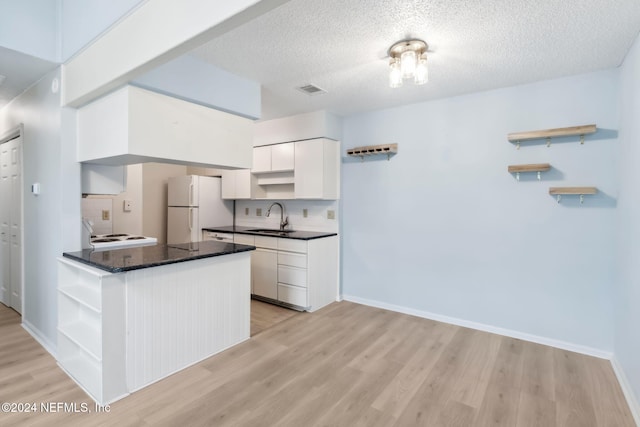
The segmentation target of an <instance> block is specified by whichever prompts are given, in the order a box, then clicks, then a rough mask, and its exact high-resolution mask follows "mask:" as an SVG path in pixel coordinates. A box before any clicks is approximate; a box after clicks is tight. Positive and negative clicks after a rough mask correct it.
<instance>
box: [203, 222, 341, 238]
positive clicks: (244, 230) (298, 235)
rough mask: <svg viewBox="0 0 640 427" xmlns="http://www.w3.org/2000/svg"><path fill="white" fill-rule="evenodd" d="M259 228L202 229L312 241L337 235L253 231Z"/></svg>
mask: <svg viewBox="0 0 640 427" xmlns="http://www.w3.org/2000/svg"><path fill="white" fill-rule="evenodd" d="M260 229H261V228H260V227H243V226H239V225H236V226H235V227H234V226H233V225H227V226H222V227H208V228H203V230H205V231H217V232H220V233H238V234H251V235H254V236H267V237H280V238H285V239H298V240H313V239H321V238H323V237H331V236H337V235H338V233H327V232H322V231H297V230H296V231H292V232H289V233H265V232H259V231H254V230H260Z"/></svg>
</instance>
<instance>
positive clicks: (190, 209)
mask: <svg viewBox="0 0 640 427" xmlns="http://www.w3.org/2000/svg"><path fill="white" fill-rule="evenodd" d="M189 231H193V208H189Z"/></svg>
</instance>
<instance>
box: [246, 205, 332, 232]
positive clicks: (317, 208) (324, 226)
mask: <svg viewBox="0 0 640 427" xmlns="http://www.w3.org/2000/svg"><path fill="white" fill-rule="evenodd" d="M273 202H278V203H280V204H282V205H284V207H285V216H289V226H288V227H287V228H291V229H293V230H305V231H324V232H331V233H337V232H338V229H339V226H338V224H339V216H338V215H339V211H338V206H339V202H338V200H237V201H236V225H241V226H245V227H260V228H278V227H279V226H280V208H279V207H278V206H274V207H273V209H272V211H271V216H269V217H268V218H267V217H266V216H265V215H266V214H267V208H269V206H271V204H272V203H273ZM246 209H249V214H248V215H247V214H246ZM256 209H262V216H257V215H256ZM303 209H307V217H306V218H304V216H303ZM328 211H333V212H334V215H335V219H328Z"/></svg>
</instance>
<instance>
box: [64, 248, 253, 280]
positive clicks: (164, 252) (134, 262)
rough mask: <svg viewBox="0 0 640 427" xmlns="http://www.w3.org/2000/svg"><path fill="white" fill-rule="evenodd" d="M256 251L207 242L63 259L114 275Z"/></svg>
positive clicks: (77, 254) (88, 252)
mask: <svg viewBox="0 0 640 427" xmlns="http://www.w3.org/2000/svg"><path fill="white" fill-rule="evenodd" d="M255 248H256V247H255V246H249V245H239V244H236V243H224V242H218V241H206V242H195V243H181V244H175V245H159V244H157V245H148V246H134V247H125V248H119V249H112V250H101V251H96V250H93V249H83V250H82V251H78V252H65V253H63V254H62V256H64V257H66V258H69V259H71V260H74V261H78V262H81V263H83V264H87V265H90V266H92V267H96V268H99V269H101V270H105V271H108V272H110V273H121V272H123V271H130V270H139V269H141V268H149V267H158V266H161V265H166V264H174V263H177V262H185V261H193V260H196V259H202V258H211V257H215V256H221V255H229V254H234V253H238V252H246V251H252V250H254V249H255Z"/></svg>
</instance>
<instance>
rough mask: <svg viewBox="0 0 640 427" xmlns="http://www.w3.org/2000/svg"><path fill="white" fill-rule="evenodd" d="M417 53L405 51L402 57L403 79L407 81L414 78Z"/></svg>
mask: <svg viewBox="0 0 640 427" xmlns="http://www.w3.org/2000/svg"><path fill="white" fill-rule="evenodd" d="M416 60H417V58H416V52H415V51H413V50H405V51H404V52H402V55H400V69H401V70H402V77H403V78H405V79H408V78H411V77H413V73H414V72H415V70H416Z"/></svg>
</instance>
